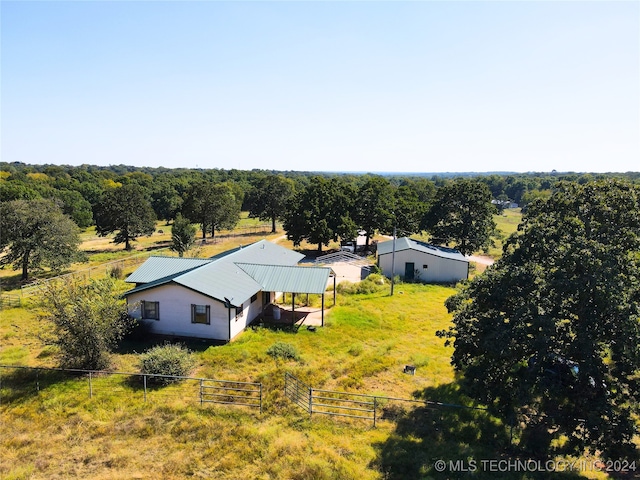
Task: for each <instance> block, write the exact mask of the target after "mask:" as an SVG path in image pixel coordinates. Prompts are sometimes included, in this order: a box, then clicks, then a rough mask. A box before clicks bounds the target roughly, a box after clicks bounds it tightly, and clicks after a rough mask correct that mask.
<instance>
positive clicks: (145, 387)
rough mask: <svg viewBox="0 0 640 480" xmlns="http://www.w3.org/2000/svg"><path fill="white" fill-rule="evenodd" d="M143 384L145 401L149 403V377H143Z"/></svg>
mask: <svg viewBox="0 0 640 480" xmlns="http://www.w3.org/2000/svg"><path fill="white" fill-rule="evenodd" d="M143 383H144V401H145V402H146V401H147V376H146V375H144V376H143Z"/></svg>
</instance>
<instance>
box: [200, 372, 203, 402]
mask: <svg viewBox="0 0 640 480" xmlns="http://www.w3.org/2000/svg"><path fill="white" fill-rule="evenodd" d="M203 382H204V380H203V379H202V378H201V379H200V406H202V404H203V399H202V384H203Z"/></svg>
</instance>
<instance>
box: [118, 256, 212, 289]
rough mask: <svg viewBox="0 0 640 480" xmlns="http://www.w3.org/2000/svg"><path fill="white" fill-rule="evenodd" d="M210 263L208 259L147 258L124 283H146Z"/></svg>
mask: <svg viewBox="0 0 640 480" xmlns="http://www.w3.org/2000/svg"><path fill="white" fill-rule="evenodd" d="M207 263H211V260H209V259H208V258H179V257H149V258H147V259H146V260H145V261H144V263H143V264H142V265H140V266H139V267H138V268H137V269H136V271H135V272H133V273H132V274H131V275H129V276H128V277H127V278H126V280H125V282H129V283H148V282H154V281H156V280H158V279H161V278H164V277H168V276H171V275H175V274H177V273H182V272H187V271H189V270H191V269H193V268H197V267H201V266H202V265H206V264H207Z"/></svg>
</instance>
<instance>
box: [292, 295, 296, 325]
mask: <svg viewBox="0 0 640 480" xmlns="http://www.w3.org/2000/svg"><path fill="white" fill-rule="evenodd" d="M291 317H292V319H291V324H292V325H295V323H296V294H295V293H294V292H291Z"/></svg>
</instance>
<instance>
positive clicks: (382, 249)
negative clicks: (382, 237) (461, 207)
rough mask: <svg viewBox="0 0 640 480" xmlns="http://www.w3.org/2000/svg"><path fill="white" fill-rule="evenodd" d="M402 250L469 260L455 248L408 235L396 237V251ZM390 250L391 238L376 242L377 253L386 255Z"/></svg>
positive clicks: (391, 245)
mask: <svg viewBox="0 0 640 480" xmlns="http://www.w3.org/2000/svg"><path fill="white" fill-rule="evenodd" d="M402 250H416V251H418V252H422V253H427V254H429V255H435V256H436V257H442V258H448V259H450V260H458V261H461V262H467V263H468V262H469V259H468V258H466V257H465V256H464V255H463V254H461V253H460V252H459V251H458V250H456V249H455V248H447V247H440V246H437V245H431V244H430V243H425V242H421V241H419V240H414V239H413V238H409V237H400V238H396V252H400V251H402ZM392 251H393V240H389V241H387V242H380V243H378V255H386V254H388V253H392Z"/></svg>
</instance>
